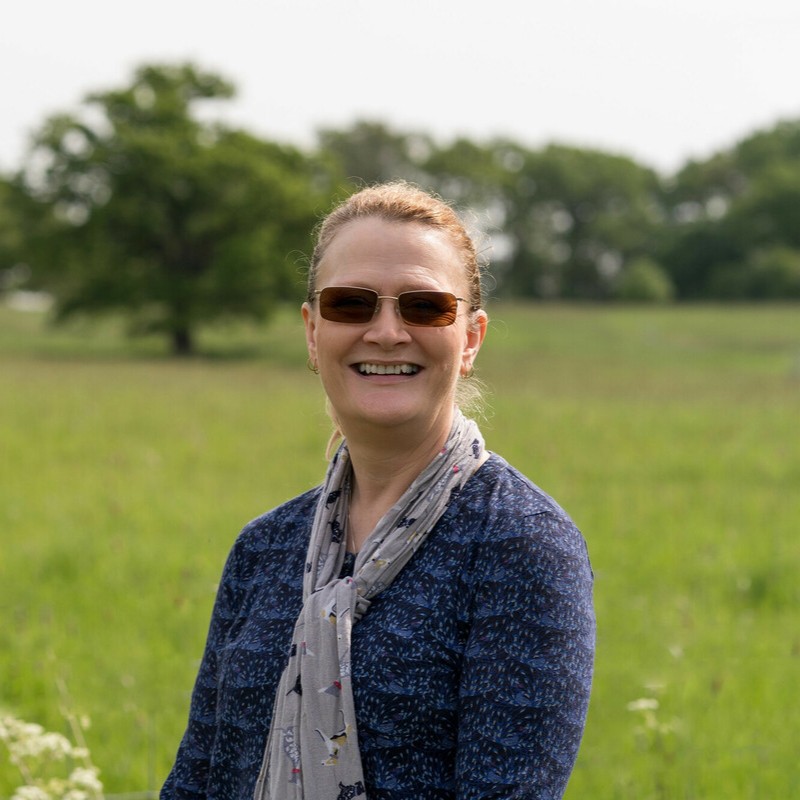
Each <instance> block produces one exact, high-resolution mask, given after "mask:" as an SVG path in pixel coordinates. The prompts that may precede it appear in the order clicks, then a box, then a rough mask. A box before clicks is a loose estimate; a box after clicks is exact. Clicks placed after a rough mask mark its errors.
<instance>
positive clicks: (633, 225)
mask: <svg viewBox="0 0 800 800" xmlns="http://www.w3.org/2000/svg"><path fill="white" fill-rule="evenodd" d="M518 155H519V157H518V158H516V159H513V158H510V159H509V163H511V165H512V166H511V168H510V169H509V173H508V176H507V178H506V186H505V189H504V202H505V207H506V213H505V216H506V223H505V230H506V232H507V233H508V234H509V236H510V237H511V238H512V240H513V256H512V259H511V264H510V269H509V274H508V279H507V285H506V291H510V292H514V293H516V294H519V295H522V296H533V297H543V298H552V297H564V298H580V299H606V298H607V297H609V295H610V294H611V293H612V292H613V285H614V280H615V278H616V275H617V274H618V273H619V271H620V269H621V268H622V265H623V264H624V263H625V261H626V260H627V259H629V258H633V257H636V256H639V255H648V254H649V253H650V250H651V249H652V237H653V234H654V232H655V230H656V229H657V227H658V225H659V224H660V220H661V210H660V206H659V192H660V186H659V181H658V176H657V175H656V174H655V173H654V172H653V171H652V170H649V169H647V168H645V167H642V166H641V165H639V164H637V163H636V162H634V161H633V160H631V159H628V158H625V157H623V156H616V155H611V154H608V153H601V152H598V151H594V150H586V149H580V148H574V147H565V146H561V145H550V146H548V147H546V148H545V149H544V150H541V151H520V152H519V154H518Z"/></svg>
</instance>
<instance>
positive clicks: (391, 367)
mask: <svg viewBox="0 0 800 800" xmlns="http://www.w3.org/2000/svg"><path fill="white" fill-rule="evenodd" d="M357 366H358V371H359V373H361V375H416V373H417V372H419V366H418V365H417V364H371V363H369V362H362V363H361V364H358V365H357Z"/></svg>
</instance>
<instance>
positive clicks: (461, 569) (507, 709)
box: [161, 454, 595, 800]
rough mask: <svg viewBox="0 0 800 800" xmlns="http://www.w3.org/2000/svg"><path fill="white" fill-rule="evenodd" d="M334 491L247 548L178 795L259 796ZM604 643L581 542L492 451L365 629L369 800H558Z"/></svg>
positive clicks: (235, 555) (300, 507)
mask: <svg viewBox="0 0 800 800" xmlns="http://www.w3.org/2000/svg"><path fill="white" fill-rule="evenodd" d="M319 491H320V490H319V489H315V490H312V491H309V492H307V493H305V494H303V495H300V496H299V497H297V498H295V499H293V500H290V501H289V502H287V503H285V504H283V505H281V506H280V507H278V508H276V509H274V510H273V511H270V512H269V513H267V514H265V515H263V516H261V517H259V518H258V519H256V520H254V521H253V522H251V523H250V524H249V525H247V526H246V527H245V528H244V530H243V531H242V533H241V534H240V536H239V538H238V539H237V541H236V543H235V545H234V547H233V549H232V551H231V554H230V556H229V558H228V561H227V564H226V566H225V570H224V573H223V576H222V580H221V583H220V586H219V591H218V594H217V599H216V604H215V606H214V612H213V616H212V619H211V626H210V630H209V634H208V642H207V645H206V649H205V654H204V656H203V660H202V664H201V666H200V671H199V674H198V677H197V682H196V684H195V688H194V692H193V695H192V702H191V710H190V714H189V724H188V727H187V729H186V733H185V735H184V737H183V740H182V742H181V744H180V748H179V750H178V754H177V758H176V762H175V765H174V767H173V769H172V771H171V773H170V775H169V777H168V779H167V781H166V783H165V785H164V787H163V789H162V792H161V797H162V800H171V799H172V798H214V800H223V798H225V799H226V800H249V798H251V797H252V795H253V791H254V786H255V782H256V778H257V776H258V772H259V768H260V765H261V760H262V756H263V752H264V745H265V741H266V737H267V732H268V730H269V725H270V719H271V716H272V707H273V701H274V695H275V690H276V686H277V683H278V680H279V678H280V675H281V672H282V670H283V668H284V665H285V664H286V662H287V659H288V646H289V642H290V640H291V635H292V629H293V626H294V623H295V620H296V618H297V616H298V613H299V611H300V607H301V602H302V579H303V566H304V563H305V557H306V548H307V545H308V539H309V534H310V528H311V523H312V520H313V517H314V509H315V506H316V502H317V497H318V495H319ZM594 640H595V625H594V613H593V607H592V573H591V569H590V566H589V560H588V556H587V552H586V546H585V543H584V540H583V537H582V536H581V534H580V533H579V532H578V530H577V529H576V527H575V525H574V524H573V523H572V521H571V520H570V519H569V517H568V516H567V515H566V514H565V512H564V511H563V510H562V509H561V508H560V507H559V506H558V505H557V504H556V503H555V501H553V500H552V499H551V498H550V497H548V496H547V495H546V494H544V493H543V492H542V491H541V490H540V489H539V488H537V487H536V486H534V485H533V484H532V483H531V482H530V481H529V480H528V479H527V478H525V477H524V476H523V475H521V474H520V473H519V472H517V471H516V470H515V469H514V468H513V467H510V466H509V465H508V464H507V463H506V462H505V461H504V460H503V459H502V458H500V457H499V456H497V455H494V454H493V455H491V456H490V458H489V460H488V461H487V462H486V463H485V464H484V465H483V466H482V467H481V468H480V469H479V470H478V472H476V473H475V475H473V476H472V477H471V478H470V479H469V481H468V482H467V484H466V485H465V486H464V488H463V489H462V490H461V492H460V494H459V495H458V496H456V497H455V498H454V499H453V500H452V501H451V502H450V504H449V506H448V507H447V509H446V511H445V513H444V515H443V516H442V517H441V518H440V520H439V522H438V523H437V524H436V526H435V528H434V529H433V531H432V532H431V534H430V536H429V538H428V540H427V541H426V542H425V544H424V545H423V546H422V547H421V549H420V550H419V551H418V552H417V553H416V554H415V555H414V557H413V558H412V559H411V561H410V562H409V563H408V564H407V565H406V567H405V568H404V569H403V571H402V572H401V573H400V574H399V576H398V577H397V578H396V580H395V581H394V583H393V584H392V585H391V586H390V587H389V588H388V589H386V590H385V591H384V592H383V593H382V594H381V595H379V596H378V597H377V598H376V599H375V600H374V601H373V602H372V605H371V607H370V609H369V611H368V613H367V614H366V616H365V617H364V618H363V619H362V620H361V621H360V622H358V623H357V624H356V625H355V626H354V628H353V639H352V651H351V656H352V674H353V678H352V680H353V692H354V697H355V704H356V715H357V721H358V741H359V748H360V751H361V758H362V761H363V767H364V778H365V783H366V792H367V797H368V798H369V800H390V798H391V799H392V800H401V798H402V800H412V798H413V800H445V799H446V800H454V798H458V800H468V799H469V800H471V799H472V798H490V797H491V798H525V799H526V800H533V798H537V800H544V798H560V797H561V796H562V794H563V792H564V789H565V787H566V783H567V779H568V778H569V775H570V772H571V770H572V767H573V764H574V762H575V758H576V755H577V752H578V745H579V744H580V739H581V735H582V732H583V727H584V722H585V718H586V711H587V706H588V702H589V690H590V684H591V676H592V663H593V654H594Z"/></svg>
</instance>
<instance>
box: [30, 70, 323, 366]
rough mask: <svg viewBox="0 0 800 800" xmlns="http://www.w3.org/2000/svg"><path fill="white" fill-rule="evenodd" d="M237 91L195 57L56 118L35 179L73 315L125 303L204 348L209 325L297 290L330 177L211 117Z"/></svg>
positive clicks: (55, 285)
mask: <svg viewBox="0 0 800 800" xmlns="http://www.w3.org/2000/svg"><path fill="white" fill-rule="evenodd" d="M232 94H233V88H232V86H231V85H230V84H229V83H227V82H226V81H224V80H223V79H221V78H220V77H218V76H216V75H213V74H210V73H205V72H201V71H199V70H198V69H196V68H195V67H193V66H191V65H184V66H179V67H171V66H146V67H142V68H141V69H139V70H138V71H137V72H136V74H135V76H134V79H133V81H132V83H131V84H130V85H129V86H127V87H125V88H123V89H121V90H114V91H108V92H101V93H95V94H92V95H90V96H89V97H87V99H86V109H85V113H84V114H82V115H60V116H56V117H53V118H52V119H50V120H48V121H47V122H46V123H45V125H44V126H43V128H42V129H41V131H40V132H39V133H38V135H37V137H36V140H35V145H34V149H33V153H32V157H31V160H30V164H29V166H28V169H27V170H26V172H25V176H24V177H25V184H26V187H27V189H28V191H29V193H30V195H31V196H32V197H33V198H35V199H36V201H37V202H38V204H39V209H40V211H41V214H40V219H39V221H38V224H39V231H40V233H41V234H42V235H41V236H40V237H39V239H38V245H37V246H36V247H34V248H32V250H33V254H34V257H35V258H36V266H37V269H38V273H39V276H40V280H41V281H42V282H43V283H45V284H46V285H47V286H49V287H50V288H51V289H52V290H53V291H54V292H55V294H56V298H57V303H58V305H57V309H58V314H59V315H60V316H61V317H66V316H69V315H72V314H75V313H78V312H98V311H106V310H112V309H113V310H120V311H122V312H124V313H125V314H127V315H129V316H130V319H131V322H132V325H133V327H134V329H135V330H139V331H153V330H156V331H163V332H165V333H166V334H168V335H169V336H170V338H171V341H172V343H173V348H174V351H175V352H176V353H190V352H191V351H192V350H193V346H194V333H195V331H196V329H197V327H198V326H199V325H200V324H201V323H205V322H209V321H214V320H218V319H220V318H225V317H229V316H232V315H244V316H250V317H254V318H263V317H264V316H265V315H266V314H267V313H268V312H269V310H270V308H271V306H272V305H273V304H274V303H275V301H276V300H277V299H279V298H281V297H287V296H290V295H292V293H293V292H294V291H295V284H296V283H297V280H298V276H297V263H296V261H297V258H298V257H299V256H298V254H299V253H300V252H303V251H306V250H307V245H308V234H309V230H310V229H311V227H312V226H313V224H314V220H315V214H316V211H317V207H318V204H319V194H320V193H319V190H318V189H317V188H316V187H317V185H318V184H319V176H318V174H317V170H316V167H315V163H314V162H313V161H312V160H310V159H308V158H307V157H305V156H304V155H302V154H301V153H300V152H299V151H298V150H296V149H294V148H291V147H288V146H280V145H277V144H274V143H270V142H266V141H262V140H260V139H258V138H256V137H254V136H253V135H251V134H249V133H247V132H244V131H240V130H232V129H229V128H226V127H224V126H221V125H218V124H217V125H213V124H208V123H204V122H201V121H200V120H199V119H198V117H197V115H196V114H195V108H196V106H197V104H198V103H200V102H201V101H209V100H222V99H225V98H228V97H231V96H232ZM88 112H90V113H88Z"/></svg>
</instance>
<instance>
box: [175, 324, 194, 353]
mask: <svg viewBox="0 0 800 800" xmlns="http://www.w3.org/2000/svg"><path fill="white" fill-rule="evenodd" d="M172 353H173V355H176V356H181V357H185V356H191V355H193V354H194V339H193V338H192V332H191V331H190V330H189V329H188V328H175V329H174V330H173V331H172Z"/></svg>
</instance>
